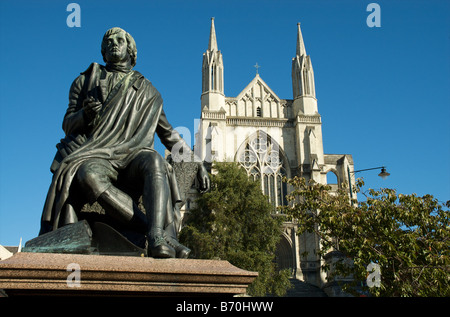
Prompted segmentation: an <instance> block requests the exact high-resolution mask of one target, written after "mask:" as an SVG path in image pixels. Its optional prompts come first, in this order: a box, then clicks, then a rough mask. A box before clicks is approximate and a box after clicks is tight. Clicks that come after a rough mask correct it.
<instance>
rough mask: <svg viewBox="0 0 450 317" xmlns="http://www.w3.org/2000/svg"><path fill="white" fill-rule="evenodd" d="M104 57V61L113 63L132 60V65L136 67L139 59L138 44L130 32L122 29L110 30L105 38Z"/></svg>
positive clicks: (103, 41)
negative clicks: (127, 59)
mask: <svg viewBox="0 0 450 317" xmlns="http://www.w3.org/2000/svg"><path fill="white" fill-rule="evenodd" d="M102 56H103V61H105V62H113V63H114V62H122V61H124V59H126V58H130V64H131V66H133V67H134V66H135V65H136V58H137V49H136V42H135V41H134V39H133V37H132V36H131V35H130V34H129V33H128V32H126V31H125V30H123V29H121V28H118V27H115V28H112V29H109V30H108V31H106V33H105V35H104V36H103V40H102Z"/></svg>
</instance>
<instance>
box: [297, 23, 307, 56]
mask: <svg viewBox="0 0 450 317" xmlns="http://www.w3.org/2000/svg"><path fill="white" fill-rule="evenodd" d="M297 56H306V49H305V43H304V42H303V36H302V30H301V29H300V22H299V23H297Z"/></svg>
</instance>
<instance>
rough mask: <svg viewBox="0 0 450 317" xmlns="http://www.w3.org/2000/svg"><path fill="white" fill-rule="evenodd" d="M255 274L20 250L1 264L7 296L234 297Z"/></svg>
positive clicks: (188, 263)
mask: <svg viewBox="0 0 450 317" xmlns="http://www.w3.org/2000/svg"><path fill="white" fill-rule="evenodd" d="M77 268H79V271H77V270H76V269H77ZM257 275H258V273H256V272H249V271H245V270H242V269H239V268H237V267H235V266H233V265H231V264H230V263H229V262H227V261H216V260H191V259H154V258H148V257H127V256H105V255H85V254H55V253H25V252H20V253H16V254H15V255H14V256H12V257H10V258H8V259H6V260H3V261H0V289H2V290H3V291H4V293H6V294H7V295H8V296H20V295H59V296H75V295H76V296H79V295H81V296H136V297H143V296H198V295H202V296H205V295H206V296H208V295H210V296H213V295H221V296H223V295H238V294H244V293H245V292H246V289H247V287H248V285H249V284H251V283H252V282H253V280H254V279H255V278H256V277H257Z"/></svg>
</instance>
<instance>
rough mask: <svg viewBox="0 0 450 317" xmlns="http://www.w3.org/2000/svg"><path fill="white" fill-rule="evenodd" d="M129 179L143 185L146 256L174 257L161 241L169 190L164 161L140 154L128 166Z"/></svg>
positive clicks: (157, 155)
mask: <svg viewBox="0 0 450 317" xmlns="http://www.w3.org/2000/svg"><path fill="white" fill-rule="evenodd" d="M127 171H128V174H129V175H128V176H127V177H128V178H129V179H130V177H131V178H132V179H134V180H135V181H136V182H142V188H143V194H142V199H143V204H144V207H145V211H146V215H147V219H148V223H149V230H148V253H149V255H151V256H152V257H157V258H169V257H171V258H173V257H175V250H174V249H173V248H172V247H171V246H169V245H168V244H167V242H166V240H165V239H164V226H165V222H166V212H167V209H166V208H167V202H168V199H169V194H170V189H169V183H168V179H167V174H166V166H165V161H164V159H163V158H162V157H161V156H160V155H159V154H158V153H157V152H154V151H144V152H142V153H140V154H139V155H138V156H137V157H136V158H135V159H134V160H133V162H131V163H130V166H128V167H127Z"/></svg>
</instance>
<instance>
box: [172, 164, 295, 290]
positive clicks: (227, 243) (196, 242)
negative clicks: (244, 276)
mask: <svg viewBox="0 0 450 317" xmlns="http://www.w3.org/2000/svg"><path fill="white" fill-rule="evenodd" d="M214 169H215V170H216V171H217V173H214V174H213V175H211V191H210V192H208V193H205V194H203V195H202V196H201V197H199V198H198V199H197V201H196V204H197V207H196V208H195V209H193V210H191V211H190V212H189V214H188V215H187V217H186V218H187V220H186V224H185V226H184V227H183V229H182V231H181V233H180V241H181V242H182V243H184V244H185V245H186V246H188V247H189V248H191V250H192V253H191V254H192V256H193V257H195V258H200V259H222V260H227V261H229V262H230V263H231V264H233V265H235V266H237V267H239V268H242V269H245V270H249V271H256V272H258V274H259V275H258V277H257V278H256V279H255V281H254V282H253V283H252V284H251V285H250V286H249V288H248V293H249V294H250V295H253V296H264V295H266V294H268V293H270V294H275V295H279V296H280V295H283V294H284V293H285V292H286V289H287V288H288V286H289V285H290V283H289V280H288V278H289V272H287V271H281V272H279V271H278V270H277V268H276V265H275V263H274V258H275V249H276V246H277V243H278V241H279V239H280V237H281V224H282V219H280V218H279V217H273V216H272V215H271V213H272V211H273V206H272V204H271V203H270V202H269V201H268V198H267V197H266V196H264V194H263V193H262V191H261V188H260V185H259V184H258V183H256V182H254V181H252V180H250V179H249V178H248V176H247V174H246V172H245V171H244V170H243V169H241V168H239V166H238V165H237V164H235V163H216V164H215V165H214Z"/></svg>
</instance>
